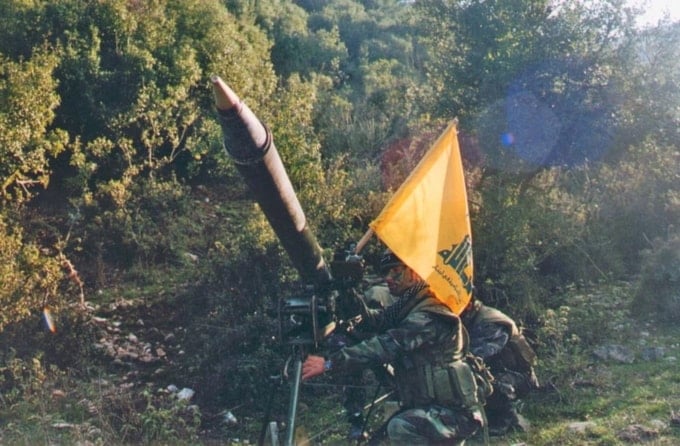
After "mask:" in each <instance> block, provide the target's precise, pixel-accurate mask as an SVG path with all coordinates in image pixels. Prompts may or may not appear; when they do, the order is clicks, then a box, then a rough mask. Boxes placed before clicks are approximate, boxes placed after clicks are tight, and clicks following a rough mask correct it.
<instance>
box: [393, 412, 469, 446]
mask: <svg viewBox="0 0 680 446" xmlns="http://www.w3.org/2000/svg"><path fill="white" fill-rule="evenodd" d="M480 427H481V424H480V423H479V422H477V421H476V420H475V419H474V418H473V417H472V414H469V413H468V412H467V411H464V410H462V409H461V410H457V409H449V408H446V407H441V406H430V407H424V408H415V409H406V410H403V411H401V412H399V413H397V414H396V415H394V416H393V417H392V418H391V419H390V420H389V422H388V424H387V437H388V439H389V442H390V444H391V445H409V446H412V445H444V444H446V445H462V444H463V443H464V442H465V440H466V439H468V438H470V437H471V436H473V435H474V434H475V433H476V432H477V430H478V429H479V428H480Z"/></svg>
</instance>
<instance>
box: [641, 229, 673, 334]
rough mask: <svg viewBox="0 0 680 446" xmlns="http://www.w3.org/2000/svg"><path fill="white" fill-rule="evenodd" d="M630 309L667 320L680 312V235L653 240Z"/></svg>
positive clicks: (644, 253) (646, 254)
mask: <svg viewBox="0 0 680 446" xmlns="http://www.w3.org/2000/svg"><path fill="white" fill-rule="evenodd" d="M631 311H633V313H634V314H636V315H638V316H639V317H641V318H649V317H651V318H655V319H657V320H660V321H664V322H674V321H677V319H678V317H679V316H680V235H678V233H677V232H676V233H673V234H671V235H669V239H668V240H663V239H661V238H659V239H656V240H654V242H653V243H652V247H651V248H650V249H646V250H644V252H643V255H642V271H641V272H640V278H639V280H638V285H637V291H636V292H635V300H634V301H633V302H632V306H631Z"/></svg>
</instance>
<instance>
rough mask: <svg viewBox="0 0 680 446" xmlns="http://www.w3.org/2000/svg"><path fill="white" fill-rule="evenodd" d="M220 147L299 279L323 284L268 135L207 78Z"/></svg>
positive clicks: (317, 252) (323, 268)
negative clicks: (234, 167) (260, 211)
mask: <svg viewBox="0 0 680 446" xmlns="http://www.w3.org/2000/svg"><path fill="white" fill-rule="evenodd" d="M211 80H212V83H213V92H214V95H215V106H216V108H217V114H218V118H219V122H220V125H221V127H222V133H223V136H224V147H225V149H226V151H227V153H228V154H229V156H230V157H231V158H232V159H233V160H234V163H235V165H236V168H237V170H238V171H239V173H240V174H241V176H242V177H243V179H244V180H245V182H246V184H247V185H248V188H249V190H250V191H251V193H252V194H253V196H254V198H255V200H256V201H257V203H258V204H259V205H260V208H261V209H262V211H263V212H264V214H265V216H266V217H267V220H268V221H269V224H270V225H271V227H272V229H273V230H274V232H275V233H276V235H277V237H278V239H279V241H280V242H281V244H282V245H283V247H284V249H285V250H286V252H287V253H288V255H289V257H290V259H291V260H292V262H293V265H294V266H295V267H296V269H297V270H298V272H299V273H300V275H301V277H302V278H303V279H304V280H306V281H308V282H311V283H312V284H314V285H317V286H319V285H321V286H323V285H326V284H327V283H328V282H329V281H330V278H331V276H330V272H329V269H328V267H327V265H326V262H325V260H324V258H323V256H322V252H321V247H320V246H319V244H318V242H317V241H316V238H315V237H314V235H313V234H312V232H311V230H310V229H309V226H308V224H307V220H306V218H305V214H304V212H303V211H302V207H301V206H300V202H299V201H298V199H297V196H296V195H295V191H294V189H293V185H292V184H291V182H290V179H289V178H288V174H287V173H286V170H285V168H284V166H283V162H282V161H281V157H280V156H279V153H278V151H277V150H276V147H275V145H274V141H273V138H272V134H271V132H270V131H269V130H268V129H267V127H265V125H264V124H263V123H262V122H261V121H260V120H259V119H258V118H257V116H255V114H254V113H253V112H252V110H250V108H249V107H248V106H247V105H246V104H245V103H244V102H243V101H241V100H240V99H239V97H238V96H237V95H236V93H234V91H233V90H232V89H231V88H229V86H228V85H227V84H225V83H224V81H222V79H220V78H219V77H217V76H213V77H212V79H211Z"/></svg>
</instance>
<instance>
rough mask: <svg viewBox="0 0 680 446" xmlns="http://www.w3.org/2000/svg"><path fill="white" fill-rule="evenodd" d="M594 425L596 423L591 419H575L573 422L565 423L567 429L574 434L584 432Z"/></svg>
mask: <svg viewBox="0 0 680 446" xmlns="http://www.w3.org/2000/svg"><path fill="white" fill-rule="evenodd" d="M596 426H597V424H595V423H594V422H593V421H576V422H574V423H569V424H568V425H567V430H568V431H569V432H573V433H576V434H585V433H587V432H588V430H590V429H593V428H594V427H596Z"/></svg>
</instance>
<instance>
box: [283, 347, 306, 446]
mask: <svg viewBox="0 0 680 446" xmlns="http://www.w3.org/2000/svg"><path fill="white" fill-rule="evenodd" d="M294 367H295V371H294V374H293V375H294V376H293V383H292V384H293V385H292V386H291V388H290V405H289V406H288V426H286V443H285V446H294V444H293V439H294V436H295V416H296V413H297V406H298V397H299V395H300V380H301V378H302V353H301V352H298V354H296V355H295V364H294Z"/></svg>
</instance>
